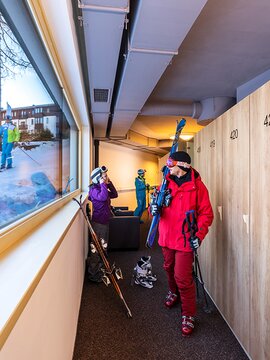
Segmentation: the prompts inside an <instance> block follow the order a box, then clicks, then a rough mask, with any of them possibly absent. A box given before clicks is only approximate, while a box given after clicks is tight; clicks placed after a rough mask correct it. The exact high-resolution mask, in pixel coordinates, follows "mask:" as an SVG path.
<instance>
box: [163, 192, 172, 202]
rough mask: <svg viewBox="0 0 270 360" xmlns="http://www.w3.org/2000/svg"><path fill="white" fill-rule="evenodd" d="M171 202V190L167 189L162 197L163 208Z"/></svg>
mask: <svg viewBox="0 0 270 360" xmlns="http://www.w3.org/2000/svg"><path fill="white" fill-rule="evenodd" d="M171 200H172V195H171V190H170V189H167V190H166V191H165V197H164V206H169V205H170V203H171Z"/></svg>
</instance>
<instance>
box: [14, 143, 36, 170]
mask: <svg viewBox="0 0 270 360" xmlns="http://www.w3.org/2000/svg"><path fill="white" fill-rule="evenodd" d="M18 148H19V149H20V150H21V151H22V152H23V153H24V154H25V155H27V156H28V157H29V158H30V159H31V160H33V161H34V162H35V163H37V164H38V165H39V166H41V164H40V163H39V162H38V161H37V160H35V159H33V158H32V156H30V155H29V154H27V153H26V152H25V151H24V150H23V149H22V148H21V147H19V146H18Z"/></svg>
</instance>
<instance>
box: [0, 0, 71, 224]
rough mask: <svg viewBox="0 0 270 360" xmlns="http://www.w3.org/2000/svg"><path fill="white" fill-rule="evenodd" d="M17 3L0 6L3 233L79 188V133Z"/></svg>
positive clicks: (28, 17) (24, 9) (0, 173)
mask: <svg viewBox="0 0 270 360" xmlns="http://www.w3.org/2000/svg"><path fill="white" fill-rule="evenodd" d="M3 3H6V5H5V4H3ZM13 3H14V4H15V5H14V4H11V3H10V2H8V1H6V2H5V1H1V2H0V60H1V67H0V111H1V116H0V119H1V121H0V146H1V151H2V155H1V159H0V160H1V169H0V187H1V192H0V211H1V217H0V229H1V228H3V227H5V226H6V225H8V224H10V223H12V222H14V221H16V220H17V219H20V218H22V217H23V216H25V215H28V214H29V213H31V212H33V211H36V210H37V209H39V208H40V207H42V206H45V205H47V204H48V203H50V202H53V201H55V200H56V199H59V198H60V197H62V196H63V195H65V194H67V193H69V192H70V191H73V190H75V189H77V188H78V171H77V168H78V129H77V127H76V125H75V121H74V119H73V117H72V115H71V111H70V109H69V108H68V106H67V102H66V100H65V98H64V96H63V93H62V89H61V88H60V86H59V84H58V82H57V80H56V76H55V74H54V72H53V70H52V68H51V67H50V63H49V61H48V59H47V57H46V56H45V55H46V53H45V52H44V49H43V46H42V44H41V42H40V39H39V38H38V35H37V32H35V31H33V30H32V31H31V32H29V31H27V29H25V31H24V28H25V27H26V25H25V24H23V22H24V21H26V22H27V26H32V27H33V28H34V25H33V23H32V22H31V21H29V19H30V20H31V17H30V15H29V13H28V12H27V9H26V8H25V6H24V5H23V4H22V3H23V2H22V3H21V4H20V2H18V3H16V2H13ZM18 4H19V5H18ZM12 6H13V7H14V6H22V9H23V11H24V13H23V14H21V12H20V16H18V11H15V10H14V9H12ZM15 13H16V17H15V16H14V19H13V17H12V14H15ZM10 14H11V15H10ZM23 16H24V17H27V18H26V19H25V18H24V17H23ZM18 18H19V19H18ZM13 21H14V22H13ZM20 27H21V30H20ZM24 36H25V38H24V39H23V40H24V41H22V37H24ZM29 36H30V38H31V39H29ZM27 43H28V46H27ZM20 44H23V45H20ZM30 45H31V46H30ZM22 46H23V47H22ZM40 51H43V52H44V56H43V57H42V56H39V58H38V59H35V61H33V59H34V58H35V56H36V54H38V53H40ZM11 54H12V55H11ZM26 54H27V55H26ZM33 104H35V105H33ZM44 114H46V121H44V118H43V115H44Z"/></svg>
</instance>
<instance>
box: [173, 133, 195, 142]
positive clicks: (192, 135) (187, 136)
mask: <svg viewBox="0 0 270 360" xmlns="http://www.w3.org/2000/svg"><path fill="white" fill-rule="evenodd" d="M174 137H175V135H171V136H170V139H171V140H174ZM193 137H194V134H181V135H180V139H181V140H184V141H189V140H191V139H192V138H193Z"/></svg>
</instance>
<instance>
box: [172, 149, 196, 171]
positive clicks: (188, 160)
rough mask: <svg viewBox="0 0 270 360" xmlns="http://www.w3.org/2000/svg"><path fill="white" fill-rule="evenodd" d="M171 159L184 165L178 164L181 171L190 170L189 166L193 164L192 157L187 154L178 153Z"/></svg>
mask: <svg viewBox="0 0 270 360" xmlns="http://www.w3.org/2000/svg"><path fill="white" fill-rule="evenodd" d="M170 158H171V159H173V160H176V161H179V162H181V163H183V164H181V165H180V164H179V165H178V164H177V166H179V168H180V169H182V170H184V171H187V170H188V169H189V168H190V166H189V165H188V164H190V163H191V157H190V156H189V154H188V153H187V152H185V151H176V152H174V153H172V154H171V155H170Z"/></svg>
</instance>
